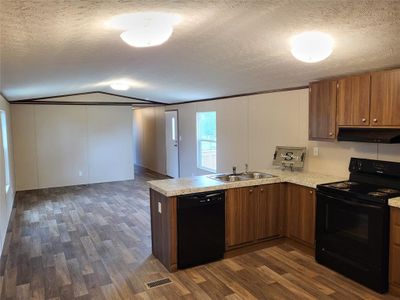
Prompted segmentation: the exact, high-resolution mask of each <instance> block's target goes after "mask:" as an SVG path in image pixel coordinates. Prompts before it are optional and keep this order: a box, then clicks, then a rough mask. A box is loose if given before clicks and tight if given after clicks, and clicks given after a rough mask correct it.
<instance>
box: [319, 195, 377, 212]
mask: <svg viewBox="0 0 400 300" xmlns="http://www.w3.org/2000/svg"><path fill="white" fill-rule="evenodd" d="M321 194H322V195H323V196H324V197H327V198H329V199H332V200H334V201H340V202H342V203H345V204H347V205H351V206H358V207H364V208H375V209H376V208H379V209H382V208H383V207H382V206H379V205H373V204H366V203H362V202H360V201H359V200H352V201H348V200H345V199H343V198H342V197H332V196H328V195H326V194H323V193H321Z"/></svg>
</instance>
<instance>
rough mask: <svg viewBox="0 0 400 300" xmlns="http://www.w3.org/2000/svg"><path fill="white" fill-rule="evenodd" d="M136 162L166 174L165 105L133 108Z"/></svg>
mask: <svg viewBox="0 0 400 300" xmlns="http://www.w3.org/2000/svg"><path fill="white" fill-rule="evenodd" d="M133 134H134V140H135V143H134V145H135V146H134V153H135V154H134V160H135V164H137V165H139V166H142V167H146V168H148V169H151V170H154V171H156V172H158V173H161V174H165V117H164V107H150V108H146V109H135V110H133Z"/></svg>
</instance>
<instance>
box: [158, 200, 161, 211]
mask: <svg viewBox="0 0 400 300" xmlns="http://www.w3.org/2000/svg"><path fill="white" fill-rule="evenodd" d="M158 213H159V214H161V202H158Z"/></svg>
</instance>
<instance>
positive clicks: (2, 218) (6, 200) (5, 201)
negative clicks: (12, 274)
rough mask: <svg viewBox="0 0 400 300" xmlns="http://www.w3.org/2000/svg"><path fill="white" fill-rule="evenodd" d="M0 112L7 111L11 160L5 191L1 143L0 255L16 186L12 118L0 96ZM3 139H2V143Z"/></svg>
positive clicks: (8, 107) (5, 102)
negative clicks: (7, 186)
mask: <svg viewBox="0 0 400 300" xmlns="http://www.w3.org/2000/svg"><path fill="white" fill-rule="evenodd" d="M0 110H3V111H5V113H6V119H7V132H8V152H9V153H8V154H9V160H10V188H9V189H8V191H6V190H5V171H4V154H3V151H2V147H3V145H2V144H1V142H0V146H1V151H0V253H1V252H2V249H3V245H4V242H5V238H6V232H7V226H8V222H9V219H10V215H11V212H12V207H13V203H14V195H15V184H14V159H13V143H12V135H11V116H10V105H9V104H8V102H7V101H6V100H4V98H3V97H1V96H0ZM0 135H1V132H0ZM1 140H2V139H0V141H1Z"/></svg>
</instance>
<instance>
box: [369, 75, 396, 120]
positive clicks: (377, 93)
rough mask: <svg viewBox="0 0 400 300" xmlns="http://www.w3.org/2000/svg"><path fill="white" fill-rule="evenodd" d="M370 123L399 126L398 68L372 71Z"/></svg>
mask: <svg viewBox="0 0 400 300" xmlns="http://www.w3.org/2000/svg"><path fill="white" fill-rule="evenodd" d="M371 125H373V126H400V69H397V70H389V71H382V72H375V73H372V75H371Z"/></svg>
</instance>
